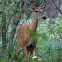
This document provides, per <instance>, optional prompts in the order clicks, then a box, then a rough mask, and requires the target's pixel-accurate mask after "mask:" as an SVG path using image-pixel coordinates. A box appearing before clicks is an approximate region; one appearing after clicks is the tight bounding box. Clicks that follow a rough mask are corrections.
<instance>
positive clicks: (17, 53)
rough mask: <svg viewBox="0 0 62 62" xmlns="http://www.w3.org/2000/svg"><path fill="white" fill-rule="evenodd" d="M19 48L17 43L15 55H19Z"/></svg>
mask: <svg viewBox="0 0 62 62" xmlns="http://www.w3.org/2000/svg"><path fill="white" fill-rule="evenodd" d="M20 50H21V48H20V47H19V46H18V45H17V52H16V56H18V55H19V52H20Z"/></svg>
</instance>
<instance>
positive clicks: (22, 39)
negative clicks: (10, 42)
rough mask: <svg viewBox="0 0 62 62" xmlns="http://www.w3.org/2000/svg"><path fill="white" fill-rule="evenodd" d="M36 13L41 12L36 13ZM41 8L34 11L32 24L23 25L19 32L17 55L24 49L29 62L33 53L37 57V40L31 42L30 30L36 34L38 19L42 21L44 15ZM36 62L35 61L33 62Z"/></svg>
mask: <svg viewBox="0 0 62 62" xmlns="http://www.w3.org/2000/svg"><path fill="white" fill-rule="evenodd" d="M35 11H39V12H38V13H36V12H35ZM41 11H42V9H41V8H36V9H34V10H33V16H32V22H31V24H22V25H21V26H20V28H19V29H18V31H17V41H18V42H17V53H16V55H17V56H18V53H19V51H20V50H21V49H22V48H23V49H24V52H25V59H26V62H28V60H29V57H30V55H31V53H32V54H33V57H34V56H35V47H36V40H35V41H33V40H32V41H31V40H30V37H31V34H30V33H29V32H28V30H29V29H31V30H33V31H35V32H36V29H37V24H38V19H42V17H44V15H43V14H42V13H41ZM33 62H34V61H33Z"/></svg>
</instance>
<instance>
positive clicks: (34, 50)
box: [32, 49, 36, 62]
mask: <svg viewBox="0 0 62 62" xmlns="http://www.w3.org/2000/svg"><path fill="white" fill-rule="evenodd" d="M35 52H36V49H33V52H32V54H33V62H35V60H34V57H35Z"/></svg>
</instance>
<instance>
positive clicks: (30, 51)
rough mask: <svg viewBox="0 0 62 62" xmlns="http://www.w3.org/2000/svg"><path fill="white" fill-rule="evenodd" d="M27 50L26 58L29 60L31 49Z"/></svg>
mask: <svg viewBox="0 0 62 62" xmlns="http://www.w3.org/2000/svg"><path fill="white" fill-rule="evenodd" d="M27 51H28V52H27V53H28V60H29V58H30V55H31V51H30V50H27Z"/></svg>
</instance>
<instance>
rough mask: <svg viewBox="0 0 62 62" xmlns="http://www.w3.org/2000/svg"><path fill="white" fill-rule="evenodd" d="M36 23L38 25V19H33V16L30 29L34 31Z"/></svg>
mask: <svg viewBox="0 0 62 62" xmlns="http://www.w3.org/2000/svg"><path fill="white" fill-rule="evenodd" d="M37 25H38V20H37V19H35V18H33V19H32V22H31V24H30V29H32V30H34V31H36V29H37Z"/></svg>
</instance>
